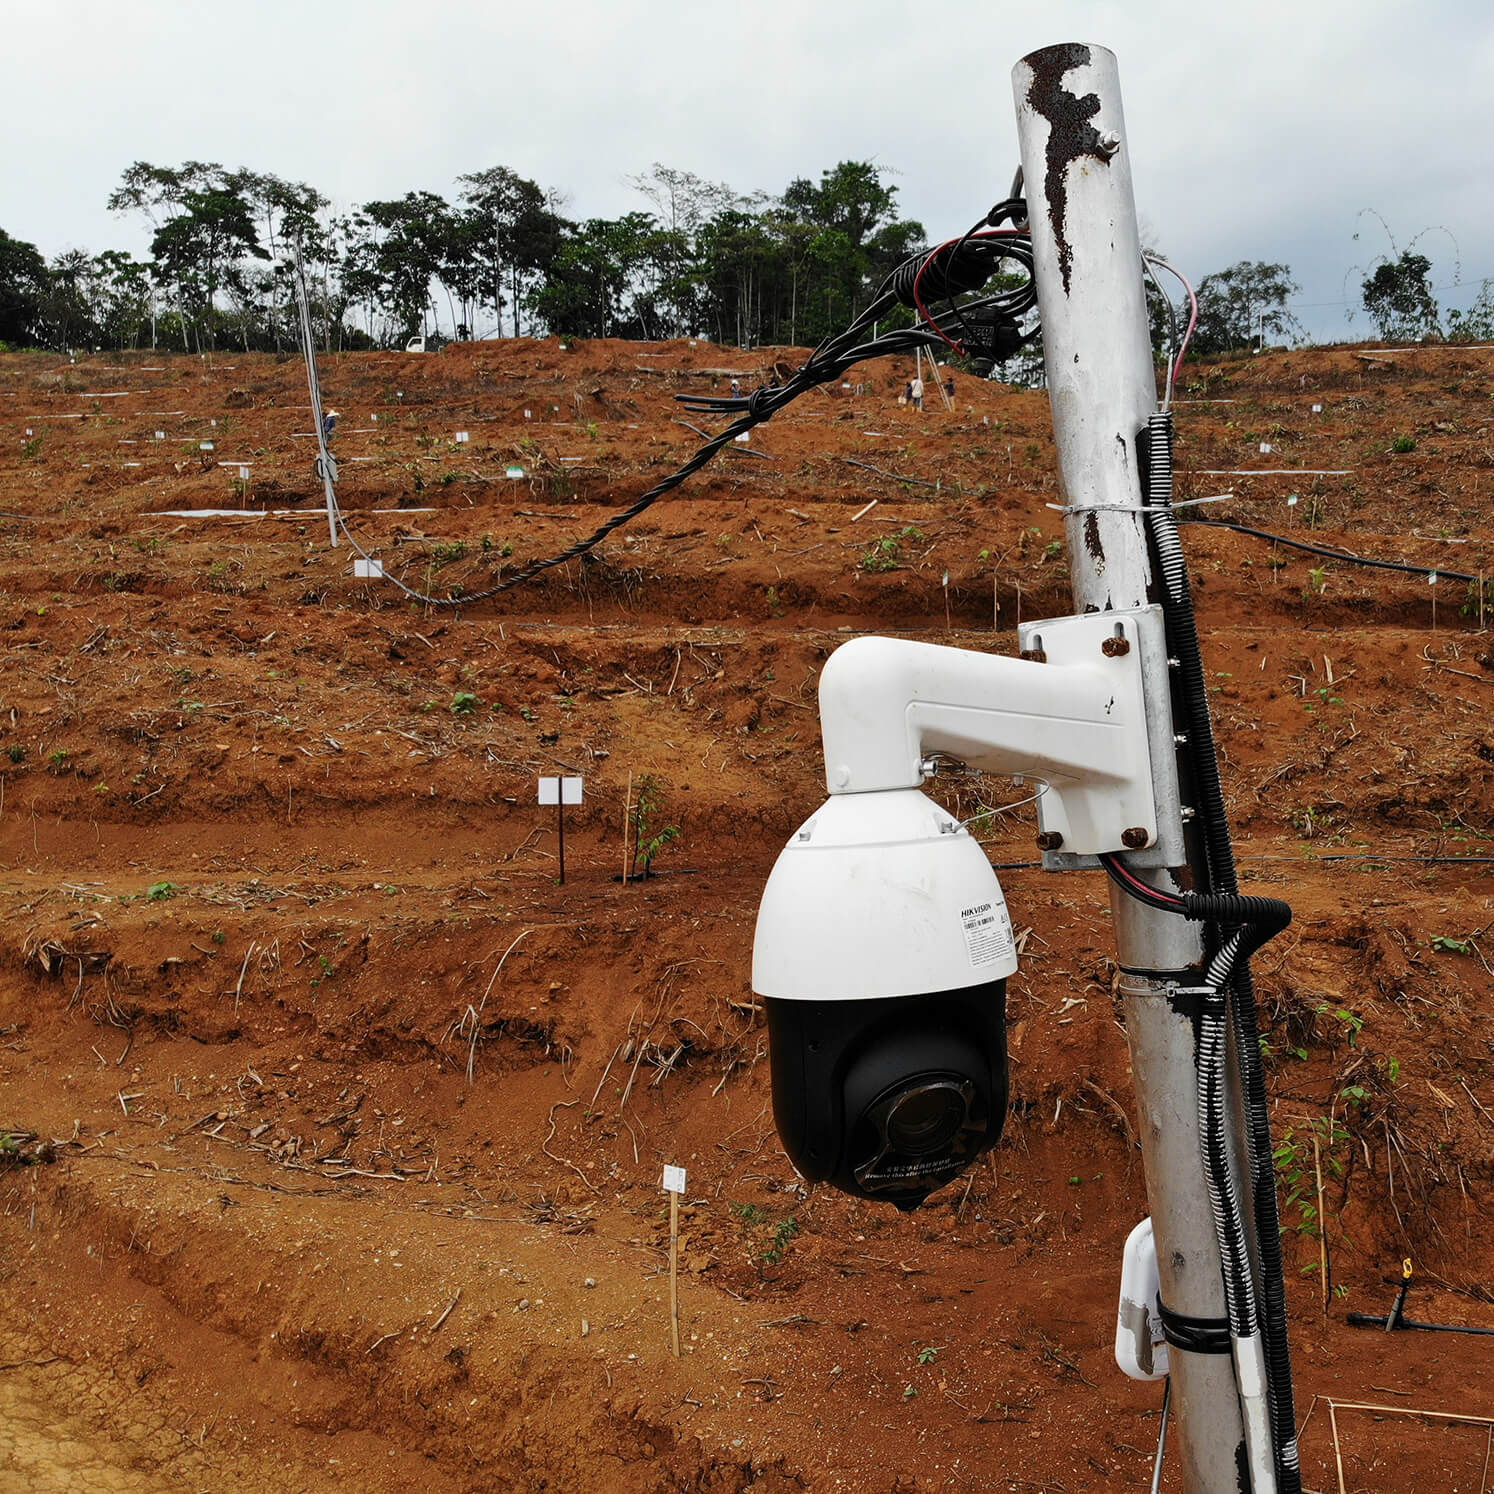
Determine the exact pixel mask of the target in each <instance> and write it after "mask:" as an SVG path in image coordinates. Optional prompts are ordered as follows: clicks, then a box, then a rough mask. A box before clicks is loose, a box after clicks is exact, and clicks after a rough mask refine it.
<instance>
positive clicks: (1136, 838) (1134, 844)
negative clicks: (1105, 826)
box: [1121, 825, 1149, 851]
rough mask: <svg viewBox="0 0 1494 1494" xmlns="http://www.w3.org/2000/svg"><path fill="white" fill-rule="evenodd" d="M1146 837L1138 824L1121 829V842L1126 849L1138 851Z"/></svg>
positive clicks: (1144, 842)
mask: <svg viewBox="0 0 1494 1494" xmlns="http://www.w3.org/2000/svg"><path fill="white" fill-rule="evenodd" d="M1148 839H1149V837H1148V835H1147V833H1146V831H1145V830H1143V829H1142V828H1141V826H1140V825H1132V826H1131V827H1130V829H1128V830H1122V831H1121V844H1122V845H1123V846H1125V847H1126V848H1127V849H1128V850H1132V851H1139V850H1140V849H1141V848H1142V847H1143V846H1144V845H1145V844H1146V843H1147V840H1148Z"/></svg>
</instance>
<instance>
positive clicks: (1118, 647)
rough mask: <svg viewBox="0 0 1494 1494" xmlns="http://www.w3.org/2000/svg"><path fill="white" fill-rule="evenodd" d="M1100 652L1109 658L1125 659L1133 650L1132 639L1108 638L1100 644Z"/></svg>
mask: <svg viewBox="0 0 1494 1494" xmlns="http://www.w3.org/2000/svg"><path fill="white" fill-rule="evenodd" d="M1100 652H1101V653H1102V654H1104V655H1105V657H1106V658H1107V659H1124V658H1125V656H1126V655H1127V654H1129V653H1130V652H1131V640H1130V639H1129V638H1107V639H1106V640H1105V641H1104V642H1103V643H1102V644H1101V645H1100Z"/></svg>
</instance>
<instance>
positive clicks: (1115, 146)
mask: <svg viewBox="0 0 1494 1494" xmlns="http://www.w3.org/2000/svg"><path fill="white" fill-rule="evenodd" d="M1120 148H1121V137H1120V136H1119V135H1117V134H1116V133H1115V131H1114V130H1106V131H1105V133H1104V134H1103V135H1101V136H1100V154H1101V155H1102V156H1104V157H1105V158H1106V159H1107V160H1108V159H1109V158H1110V157H1111V156H1113V155H1114V154H1115V153H1116V151H1118V150H1119V149H1120Z"/></svg>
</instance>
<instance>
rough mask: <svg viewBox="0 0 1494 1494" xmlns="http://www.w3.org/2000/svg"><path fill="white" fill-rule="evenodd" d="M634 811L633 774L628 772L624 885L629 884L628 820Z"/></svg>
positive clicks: (625, 811)
mask: <svg viewBox="0 0 1494 1494" xmlns="http://www.w3.org/2000/svg"><path fill="white" fill-rule="evenodd" d="M632 813H633V775H632V774H631V773H629V774H628V792H627V795H626V796H625V797H624V799H623V878H622V880H623V886H624V887H626V886H627V885H628V820H629V819H630V818H631V817H632Z"/></svg>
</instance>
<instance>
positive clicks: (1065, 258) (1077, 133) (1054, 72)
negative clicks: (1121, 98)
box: [1026, 42, 1113, 295]
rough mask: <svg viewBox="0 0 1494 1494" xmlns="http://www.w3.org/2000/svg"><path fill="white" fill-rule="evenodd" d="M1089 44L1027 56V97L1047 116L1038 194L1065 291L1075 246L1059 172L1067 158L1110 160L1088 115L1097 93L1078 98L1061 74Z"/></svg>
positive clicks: (1084, 61)
mask: <svg viewBox="0 0 1494 1494" xmlns="http://www.w3.org/2000/svg"><path fill="white" fill-rule="evenodd" d="M1089 60H1090V55H1089V48H1088V47H1086V46H1084V45H1083V44H1082V43H1080V42H1064V43H1062V44H1061V45H1059V46H1056V47H1045V48H1044V49H1043V50H1042V51H1041V52H1034V53H1033V54H1032V55H1031V56H1030V57H1028V58H1027V59H1026V62H1027V65H1028V66H1029V67H1030V68H1031V69H1032V86H1031V87H1030V88H1029V89H1028V90H1027V102H1028V103H1029V104H1031V105H1032V107H1033V109H1034V110H1035V111H1036V112H1037V113H1039V114H1041V115H1042V116H1043V118H1044V119H1046V120H1047V121H1048V125H1049V130H1048V147H1047V158H1048V169H1047V175H1046V178H1045V180H1044V182H1043V195H1044V197H1045V198H1046V199H1047V203H1048V218H1049V221H1050V222H1051V223H1052V224H1053V237H1054V240H1055V243H1056V245H1057V249H1058V268H1059V273H1060V274H1061V275H1062V276H1063V289H1064V294H1065V295H1067V294H1068V292H1069V276H1070V272H1071V270H1072V267H1073V262H1074V251H1073V248H1072V247H1071V246H1070V244H1069V238H1068V228H1067V218H1068V205H1069V195H1068V187H1067V185H1066V184H1065V182H1064V172H1065V171H1067V169H1068V167H1069V163H1070V162H1071V161H1077V160H1079V158H1080V157H1081V156H1090V157H1093V158H1094V159H1095V160H1097V161H1109V159H1110V157H1111V155H1112V154H1113V152H1107V151H1106V150H1105V148H1104V145H1103V142H1102V141H1101V139H1100V132H1099V131H1098V130H1097V129H1096V128H1095V127H1094V125H1093V123H1092V121H1093V119H1094V117H1095V115H1096V114H1098V113H1099V112H1100V96H1099V94H1097V93H1086V94H1085V95H1084V96H1083V97H1082V98H1081V97H1079V96H1078V95H1076V94H1073V93H1070V92H1069V91H1068V90H1067V89H1066V88H1065V87H1064V86H1063V80H1064V76H1065V75H1066V74H1067V73H1070V72H1072V71H1073V70H1074V69H1075V68H1079V67H1086V66H1087V65H1088V64H1089Z"/></svg>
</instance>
